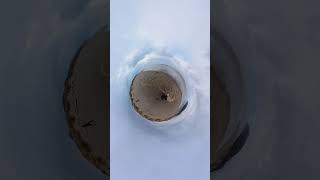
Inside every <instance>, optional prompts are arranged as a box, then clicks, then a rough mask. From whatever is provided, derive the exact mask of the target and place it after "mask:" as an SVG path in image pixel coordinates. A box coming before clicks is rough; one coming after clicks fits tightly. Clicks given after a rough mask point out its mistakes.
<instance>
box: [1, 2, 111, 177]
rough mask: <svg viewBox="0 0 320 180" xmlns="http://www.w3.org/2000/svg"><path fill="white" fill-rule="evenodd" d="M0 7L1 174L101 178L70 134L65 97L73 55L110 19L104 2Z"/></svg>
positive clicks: (18, 4)
mask: <svg viewBox="0 0 320 180" xmlns="http://www.w3.org/2000/svg"><path fill="white" fill-rule="evenodd" d="M0 9H1V11H0V12H1V13H0V14H1V16H0V19H1V22H2V26H1V30H0V31H1V35H2V38H1V43H0V49H1V60H0V82H1V85H0V122H1V124H2V125H1V126H0V143H1V148H0V168H1V175H0V179H6V180H20V179H24V180H43V179H46V180H50V179H52V180H56V179H61V180H63V179H68V180H69V179H79V180H82V179H83V180H87V179H106V176H104V175H103V174H102V173H100V172H99V171H98V170H97V169H96V168H95V167H93V166H92V165H91V164H90V163H88V162H87V161H86V160H84V159H83V158H82V157H81V154H80V152H79V150H78V149H77V147H76V145H75V144H74V142H73V141H72V140H71V138H70V137H69V131H68V129H67V122H66V118H65V113H64V110H63V103H62V95H63V88H64V86H63V85H64V80H65V78H66V77H67V72H68V68H69V64H70V62H71V60H72V58H73V56H74V55H75V53H76V52H77V50H78V49H79V47H80V46H81V44H82V43H83V42H84V41H85V40H86V39H87V38H89V37H90V36H92V35H93V34H94V33H95V32H96V31H97V30H98V29H99V28H101V27H102V26H104V25H105V24H106V22H107V19H108V18H107V9H108V5H107V1H105V0H90V1H75V0H71V1H52V0H48V1H40V0H32V1H10V2H9V1H8V2H5V3H2V5H1V8H0Z"/></svg>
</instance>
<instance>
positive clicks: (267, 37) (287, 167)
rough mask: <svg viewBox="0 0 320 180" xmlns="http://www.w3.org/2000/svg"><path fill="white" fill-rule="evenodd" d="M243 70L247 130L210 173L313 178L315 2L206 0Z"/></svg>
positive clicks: (319, 27) (226, 177)
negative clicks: (229, 155) (229, 156)
mask: <svg viewBox="0 0 320 180" xmlns="http://www.w3.org/2000/svg"><path fill="white" fill-rule="evenodd" d="M211 5H212V7H211V17H212V22H213V24H212V25H213V27H214V29H215V30H216V31H218V32H220V33H221V35H222V36H223V37H224V39H226V40H227V41H228V42H229V44H230V45H231V46H232V48H233V50H234V52H235V54H236V55H237V57H238V63H239V67H240V70H241V72H242V75H243V84H242V85H243V89H244V92H245V93H244V97H245V101H244V102H243V103H244V106H245V113H244V117H243V120H244V121H247V122H248V123H249V126H250V135H249V136H248V139H247V142H246V144H245V145H244V147H243V148H242V150H241V151H240V152H239V153H238V154H237V155H236V156H234V157H233V158H232V160H230V161H229V162H228V163H227V164H225V166H224V167H223V168H222V169H221V170H219V171H217V172H214V173H212V174H211V179H219V180H230V179H234V180H236V179H246V180H251V179H252V180H255V179H260V180H270V179H281V180H289V179H290V180H292V179H294V180H296V179H297V180H299V179H318V178H319V173H318V169H319V168H318V167H319V165H318V164H319V160H320V154H319V152H320V144H319V143H318V141H319V140H318V138H319V135H320V131H319V129H320V121H319V108H320V103H319V102H320V97H319V92H320V79H319V77H320V76H319V67H320V61H319V57H320V51H319V48H320V34H319V32H320V24H319V17H320V11H319V10H318V7H319V5H320V3H319V2H316V1H313V2H312V1H288V0H285V1H281V2H280V1H275V0H271V1H259V2H258V1H245V2H244V1H241V2H240V1H221V0H214V1H212V3H211Z"/></svg>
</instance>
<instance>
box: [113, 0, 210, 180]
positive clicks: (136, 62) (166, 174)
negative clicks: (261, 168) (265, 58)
mask: <svg viewBox="0 0 320 180" xmlns="http://www.w3.org/2000/svg"><path fill="white" fill-rule="evenodd" d="M110 6H111V17H110V20H111V21H110V31H111V34H110V39H111V42H110V44H111V47H110V48H111V55H110V56H111V59H110V73H111V74H110V75H111V82H110V83H111V89H110V96H111V100H110V104H111V107H110V113H111V120H110V121H111V122H110V123H111V128H110V131H111V132H110V135H111V137H110V141H111V142H110V148H111V154H110V157H111V164H110V165H111V179H113V180H123V179H132V180H147V179H153V180H158V179H159V180H160V179H161V180H163V179H168V180H170V179H183V180H189V179H190V180H193V179H201V180H202V179H203V180H205V179H209V178H210V173H209V172H210V169H209V168H210V166H209V164H210V151H209V149H210V137H209V136H210V128H209V125H210V124H209V115H210V111H209V109H210V98H209V95H210V92H209V86H210V83H209V80H210V79H209V76H210V70H209V65H210V60H209V58H210V45H209V44H210V28H209V27H210V17H209V16H210V9H209V7H210V1H209V0H201V1H199V0H187V1H179V0H177V1H169V0H164V1H147V0H137V1H128V0H118V1H111V5H110ZM155 57H156V58H155ZM155 59H157V60H156V61H155ZM153 63H162V64H166V65H170V66H173V67H175V68H176V69H177V70H178V71H179V72H180V73H181V74H182V75H183V77H184V79H185V81H186V82H187V84H188V88H187V89H188V90H189V91H190V93H189V95H188V101H189V105H188V107H187V109H186V110H185V111H184V112H183V113H182V114H180V115H179V116H178V117H177V119H178V121H177V123H169V124H168V123H160V124H159V123H150V122H147V121H145V120H144V119H143V118H141V117H140V116H139V115H138V114H137V113H136V112H135V111H134V109H133V108H132V106H131V102H130V98H129V89H128V88H129V85H130V82H131V81H130V80H132V78H133V76H134V74H135V72H136V71H137V70H138V69H139V68H141V67H142V68H143V67H146V66H149V65H150V64H153Z"/></svg>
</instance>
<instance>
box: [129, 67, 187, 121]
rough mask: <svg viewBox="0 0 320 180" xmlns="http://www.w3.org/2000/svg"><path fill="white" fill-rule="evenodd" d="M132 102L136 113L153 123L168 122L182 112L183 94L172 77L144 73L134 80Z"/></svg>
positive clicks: (131, 93)
mask: <svg viewBox="0 0 320 180" xmlns="http://www.w3.org/2000/svg"><path fill="white" fill-rule="evenodd" d="M130 95H131V100H132V104H133V105H134V107H135V109H136V111H137V112H138V113H140V114H141V115H142V116H144V117H145V118H147V119H149V120H152V121H166V120H169V119H170V118H172V117H173V116H175V115H176V114H178V113H179V111H180V104H181V99H182V92H181V90H180V88H179V86H178V84H177V82H176V81H175V79H173V78H172V77H171V76H170V75H168V74H166V73H164V72H160V71H143V72H141V73H139V74H138V75H137V76H136V77H135V78H134V80H133V82H132V85H131V92H130Z"/></svg>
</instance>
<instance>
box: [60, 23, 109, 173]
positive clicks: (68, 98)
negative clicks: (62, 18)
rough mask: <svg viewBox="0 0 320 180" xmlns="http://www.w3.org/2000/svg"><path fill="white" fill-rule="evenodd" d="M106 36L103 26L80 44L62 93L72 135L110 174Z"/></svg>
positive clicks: (82, 148)
mask: <svg viewBox="0 0 320 180" xmlns="http://www.w3.org/2000/svg"><path fill="white" fill-rule="evenodd" d="M107 38H108V35H107V32H106V31H105V30H104V29H103V30H101V31H99V32H98V33H96V34H95V35H94V36H93V37H92V38H90V39H89V40H88V41H87V42H85V43H84V45H83V46H82V47H81V48H80V50H79V52H78V54H77V55H76V57H75V58H74V60H73V61H72V63H71V65H70V70H69V74H68V78H67V80H66V81H65V90H64V96H63V101H64V108H65V112H66V115H67V121H68V126H69V129H70V136H71V138H72V139H73V140H74V142H75V143H76V145H77V146H78V148H79V150H80V152H81V154H82V156H83V157H84V158H85V159H87V160H88V161H89V162H91V163H92V164H93V165H94V166H95V167H97V168H98V169H100V170H101V171H102V172H103V173H104V174H109V138H108V134H109V123H108V116H109V115H108V111H107V108H108V106H107V103H108V102H109V100H108V98H109V97H108V96H109V94H108V83H107V78H108V76H107V74H106V68H107V66H106V61H107V57H108V56H109V48H108V43H107V42H108V39H107Z"/></svg>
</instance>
